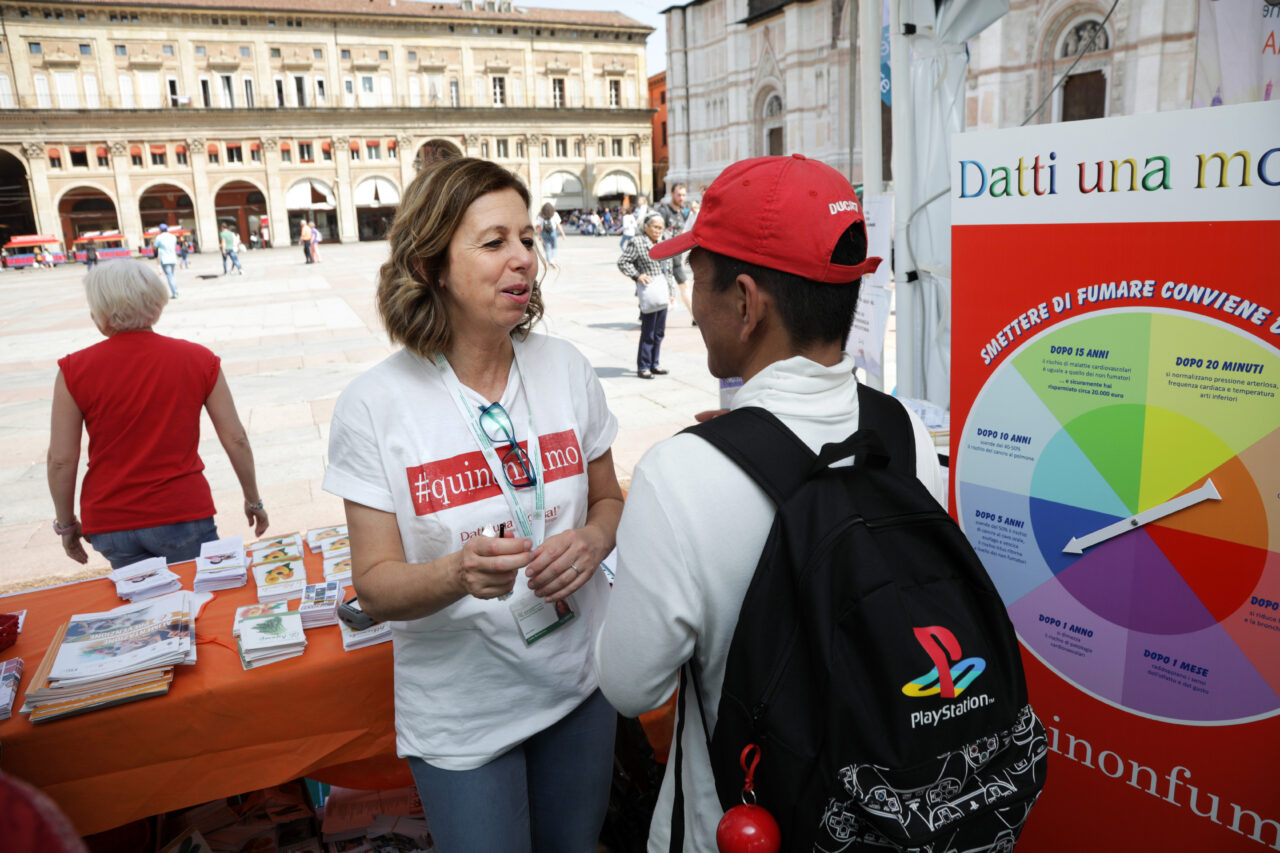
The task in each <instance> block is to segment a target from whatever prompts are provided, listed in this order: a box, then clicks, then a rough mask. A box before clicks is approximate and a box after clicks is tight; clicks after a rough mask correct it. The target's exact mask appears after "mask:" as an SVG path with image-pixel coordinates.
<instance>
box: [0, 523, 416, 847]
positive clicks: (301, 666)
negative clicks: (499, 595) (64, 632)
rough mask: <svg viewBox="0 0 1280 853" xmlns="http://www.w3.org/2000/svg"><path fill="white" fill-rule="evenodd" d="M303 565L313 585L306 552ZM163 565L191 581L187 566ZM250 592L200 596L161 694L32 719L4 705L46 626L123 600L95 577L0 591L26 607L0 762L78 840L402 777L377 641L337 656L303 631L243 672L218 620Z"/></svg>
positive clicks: (325, 634)
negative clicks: (300, 640) (251, 797)
mask: <svg viewBox="0 0 1280 853" xmlns="http://www.w3.org/2000/svg"><path fill="white" fill-rule="evenodd" d="M304 547H305V546H304ZM305 563H306V567H307V576H308V578H309V579H310V580H311V581H313V582H315V581H319V580H321V579H322V577H323V570H322V561H321V558H320V555H319V554H311V553H308V554H307V556H306V558H305ZM171 568H172V569H173V570H174V571H175V572H176V573H177V574H178V575H179V576H181V577H182V580H183V586H184V587H185V588H187V589H191V585H192V579H193V576H194V575H195V564H194V563H181V564H178V565H176V566H171ZM256 600H257V593H256V588H255V586H254V584H253V578H252V576H250V579H249V582H248V584H246V585H245V586H244V587H241V588H239V589H229V590H221V591H218V592H216V593H214V599H213V600H212V601H210V602H209V603H208V604H207V605H205V607H204V610H203V611H202V612H201V614H200V616H199V617H198V618H197V620H196V637H197V641H198V643H199V647H198V663H197V664H196V665H195V666H179V667H175V672H174V679H173V686H172V688H171V689H170V691H169V693H168V695H166V696H162V697H159V698H155V699H145V700H142V701H139V702H134V703H131V704H128V705H120V706H117V707H114V708H106V709H102V710H98V711H92V712H90V713H87V714H83V715H80V716H77V717H70V718H66V719H62V720H54V721H52V722H48V723H42V724H40V725H32V724H31V723H30V722H29V721H28V719H27V717H26V715H22V714H19V713H18V712H17V709H18V707H19V705H20V704H21V702H22V697H23V695H24V694H25V692H26V689H27V687H28V686H29V684H30V682H31V677H32V675H33V674H34V673H35V670H36V668H37V667H38V666H39V665H40V661H41V659H42V658H43V657H44V653H45V650H46V649H47V648H48V645H49V642H50V641H51V639H52V637H53V634H54V632H55V631H56V630H57V628H58V626H59V625H61V624H62V623H63V622H65V621H66V620H67V618H68V617H69V616H70V615H71V614H73V613H92V612H97V611H102V610H110V609H111V608H113V607H119V606H120V605H122V604H124V603H125V602H123V601H122V600H121V599H120V598H119V597H118V596H117V595H116V592H115V585H114V584H113V583H111V581H109V580H107V579H105V578H100V579H95V580H90V581H83V582H81V583H75V584H67V585H65V586H59V587H53V588H50V589H45V590H38V591H34V592H28V593H20V594H16V595H11V596H5V597H0V612H11V611H14V610H24V609H25V610H26V611H27V617H26V623H25V625H24V626H23V631H22V634H21V635H20V637H19V639H18V642H17V644H16V645H14V646H13V647H12V648H10V649H7V650H5V651H4V652H0V660H7V659H8V658H11V657H21V658H22V659H23V662H24V672H23V676H22V682H21V684H20V685H19V692H18V699H17V701H16V702H15V703H14V716H13V718H12V719H10V720H8V721H5V722H3V723H0V768H3V770H4V771H5V772H6V773H8V774H11V775H13V776H16V777H18V778H20V779H23V780H25V781H27V782H29V783H31V784H33V785H35V786H37V787H39V788H41V789H42V790H43V791H44V792H45V793H47V794H48V795H49V796H50V797H52V798H53V799H54V801H55V802H57V803H58V805H59V806H61V808H62V809H63V810H64V811H65V812H66V814H67V816H68V817H69V818H70V819H71V821H72V823H73V824H74V825H75V827H76V830H77V831H78V832H80V833H81V834H83V835H89V834H91V833H95V832H100V831H102V830H105V829H110V828H112V827H115V826H119V825H121V824H124V823H128V822H129V821H132V820H137V819H139V818H144V817H147V816H149V815H153V814H157V813H159V812H164V811H170V810H173V809H178V808H183V807H186V806H192V805H196V804H198V803H203V802H206V801H208V800H213V799H217V798H219V797H227V796H232V795H235V794H241V793H244V792H246V791H252V790H255V789H258V788H263V787H266V786H268V785H277V784H282V783H284V782H288V781H289V780H292V779H296V778H299V777H302V776H306V777H310V778H312V779H319V780H320V781H324V782H330V783H332V784H336V785H342V786H343V787H348V788H370V789H377V788H394V787H400V786H403V785H411V784H413V780H412V777H411V775H410V774H409V771H408V767H407V764H406V763H405V762H404V761H403V760H400V759H397V758H396V757H395V730H394V707H393V704H394V697H393V693H392V688H391V675H392V663H391V644H390V643H389V642H388V643H382V644H379V645H376V646H371V647H369V648H365V649H357V650H355V651H351V652H344V651H343V650H342V639H341V636H340V635H339V632H338V628H337V627H336V626H330V627H324V628H313V629H311V630H309V631H307V650H306V652H305V654H303V655H302V656H300V657H296V658H291V659H290V660H286V661H282V662H280V663H273V664H269V665H267V666H263V667H259V668H258V669H253V670H249V671H248V672H246V671H244V670H243V669H242V668H241V666H240V658H239V655H238V654H237V653H236V651H235V638H234V637H233V636H232V635H231V623H232V619H233V618H234V615H235V610H236V608H237V607H240V606H242V605H245V604H252V603H254V602H255V601H256ZM296 608H297V604H296V602H295V603H292V604H291V606H290V609H296Z"/></svg>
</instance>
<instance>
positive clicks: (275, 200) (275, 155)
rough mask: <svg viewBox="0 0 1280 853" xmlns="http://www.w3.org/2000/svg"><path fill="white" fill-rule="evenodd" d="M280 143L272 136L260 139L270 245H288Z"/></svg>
mask: <svg viewBox="0 0 1280 853" xmlns="http://www.w3.org/2000/svg"><path fill="white" fill-rule="evenodd" d="M279 148H280V141H279V140H278V139H276V138H275V137H274V136H264V137H262V165H263V168H264V169H266V172H267V217H268V218H269V219H270V220H271V245H272V246H273V247H275V246H288V245H289V239H290V238H289V208H288V202H286V201H285V194H286V192H287V190H288V187H284V186H281V183H280V181H281V177H280V151H279Z"/></svg>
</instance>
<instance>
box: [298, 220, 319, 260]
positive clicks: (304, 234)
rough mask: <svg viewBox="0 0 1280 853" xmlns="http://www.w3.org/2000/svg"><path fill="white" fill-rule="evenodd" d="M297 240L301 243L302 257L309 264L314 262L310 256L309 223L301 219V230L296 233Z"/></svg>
mask: <svg viewBox="0 0 1280 853" xmlns="http://www.w3.org/2000/svg"><path fill="white" fill-rule="evenodd" d="M298 242H299V243H301V244H302V258H303V260H305V261H306V262H307V263H309V264H313V263H315V261H314V260H312V258H311V224H310V223H309V222H307V220H305V219H304V220H302V230H301V231H300V232H299V233H298Z"/></svg>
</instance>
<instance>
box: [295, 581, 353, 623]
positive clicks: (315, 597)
mask: <svg viewBox="0 0 1280 853" xmlns="http://www.w3.org/2000/svg"><path fill="white" fill-rule="evenodd" d="M341 602H342V584H340V583H338V582H337V581H325V582H324V583H313V584H309V585H308V586H307V588H306V590H304V591H303V593H302V604H301V605H300V606H299V607H298V613H299V614H300V615H301V616H302V627H303V628H319V627H321V626H322V625H337V624H338V605H339V604H340V603H341Z"/></svg>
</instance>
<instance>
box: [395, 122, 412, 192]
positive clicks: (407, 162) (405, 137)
mask: <svg viewBox="0 0 1280 853" xmlns="http://www.w3.org/2000/svg"><path fill="white" fill-rule="evenodd" d="M396 142H397V143H398V144H399V146H400V148H399V150H397V151H396V159H397V160H399V161H400V194H401V195H404V191H405V190H406V189H408V187H409V182H410V181H412V180H413V176H414V170H413V153H414V145H413V137H412V136H410V135H409V134H408V133H401V134H400V138H399V139H397V140H396Z"/></svg>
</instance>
